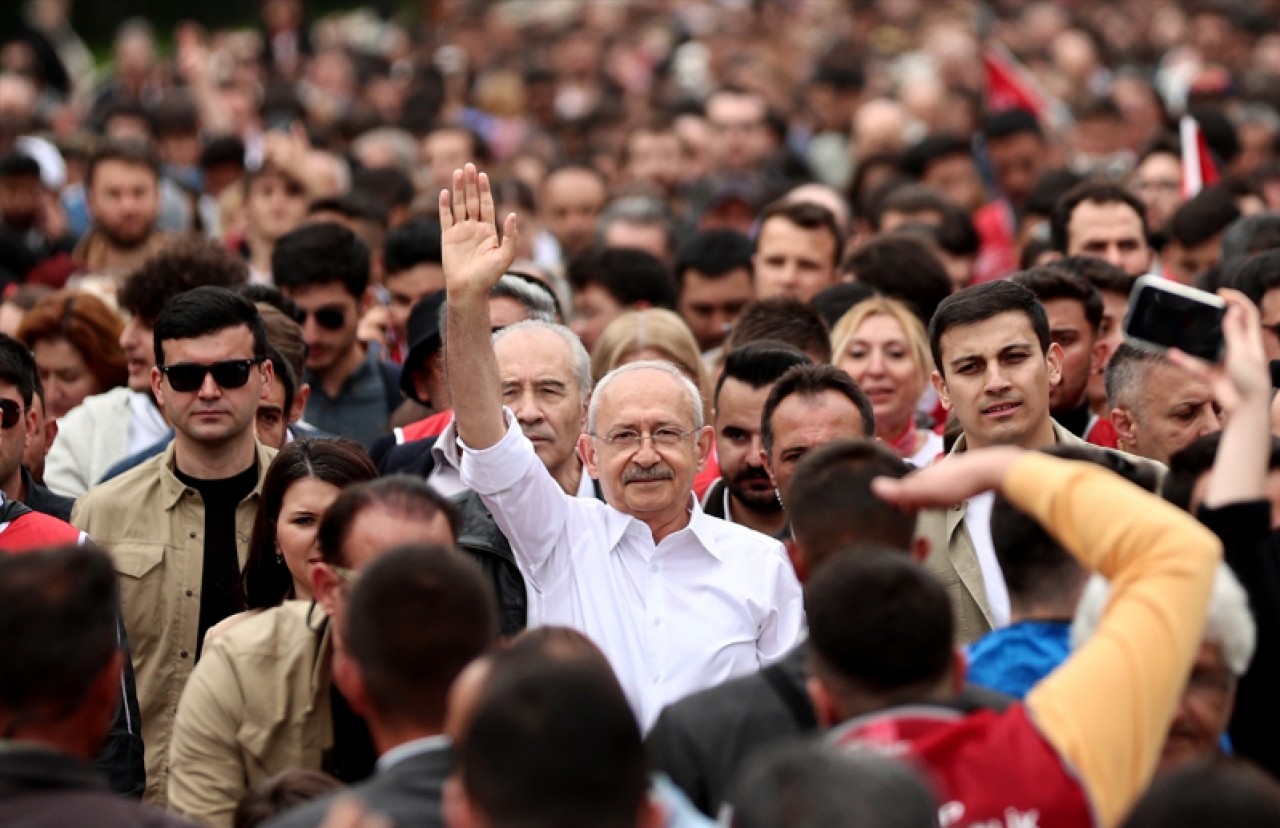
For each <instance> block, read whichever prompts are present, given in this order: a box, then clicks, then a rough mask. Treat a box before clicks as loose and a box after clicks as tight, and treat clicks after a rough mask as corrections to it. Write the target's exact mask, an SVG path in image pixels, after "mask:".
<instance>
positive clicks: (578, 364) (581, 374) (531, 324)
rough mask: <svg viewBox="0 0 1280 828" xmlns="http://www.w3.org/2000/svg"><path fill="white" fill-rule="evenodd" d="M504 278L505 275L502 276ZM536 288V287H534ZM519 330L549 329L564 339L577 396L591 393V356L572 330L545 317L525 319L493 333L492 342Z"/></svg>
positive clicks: (583, 396)
mask: <svg viewBox="0 0 1280 828" xmlns="http://www.w3.org/2000/svg"><path fill="white" fill-rule="evenodd" d="M503 278H504V279H505V278H506V277H505V276H504V277H503ZM534 290H536V288H534ZM520 331H551V333H553V334H555V335H556V336H558V337H560V338H561V339H563V340H564V342H565V345H567V346H569V351H570V353H571V354H572V355H573V373H574V375H575V376H574V381H576V382H577V383H578V397H579V398H580V399H582V400H585V399H586V398H587V395H588V394H590V393H591V357H590V355H588V354H587V349H586V348H584V347H583V345H582V340H581V339H579V338H578V335H577V334H575V333H574V332H573V331H571V330H569V329H568V328H566V327H565V326H564V325H558V324H556V323H555V322H550V321H547V320H545V319H526V320H524V321H523V322H517V323H516V324H514V325H508V326H507V327H505V328H503V329H502V330H500V331H496V332H494V334H493V344H494V345H497V344H498V342H499V341H500V340H502V339H503V338H505V337H508V336H510V335H511V334H513V333H519V332H520Z"/></svg>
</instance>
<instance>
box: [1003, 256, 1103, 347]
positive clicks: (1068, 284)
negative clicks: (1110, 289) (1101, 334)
mask: <svg viewBox="0 0 1280 828" xmlns="http://www.w3.org/2000/svg"><path fill="white" fill-rule="evenodd" d="M1010 280H1011V281H1013V282H1016V283H1017V284H1019V285H1022V286H1023V287H1025V288H1027V289H1028V290H1030V291H1031V292H1032V293H1034V294H1035V296H1036V299H1038V300H1040V303H1041V304H1044V303H1045V302H1049V301H1051V300H1053V299H1070V300H1071V301H1073V302H1079V303H1080V307H1081V308H1082V309H1083V310H1084V319H1085V321H1086V322H1088V323H1089V327H1090V328H1091V329H1092V330H1093V332H1094V333H1095V334H1097V332H1098V328H1099V327H1101V326H1102V311H1103V305H1102V294H1101V293H1099V292H1098V289H1097V288H1095V287H1094V286H1093V285H1092V284H1091V283H1090V282H1089V280H1087V279H1085V278H1084V277H1082V276H1077V275H1076V274H1075V273H1074V272H1072V271H1071V270H1069V269H1068V268H1065V267H1063V266H1062V265H1060V264H1059V263H1057V262H1053V263H1051V264H1047V265H1041V266H1040V267H1033V268H1031V269H1030V270H1024V271H1022V272H1021V273H1015V274H1013V276H1012V277H1010Z"/></svg>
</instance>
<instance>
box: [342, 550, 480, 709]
mask: <svg viewBox="0 0 1280 828" xmlns="http://www.w3.org/2000/svg"><path fill="white" fill-rule="evenodd" d="M497 619H498V609H497V604H496V601H495V599H494V596H493V589H492V587H490V586H489V584H488V582H487V581H486V580H485V578H484V576H482V575H481V573H480V567H479V566H478V565H477V564H476V563H475V562H474V561H472V560H471V559H470V558H467V557H465V556H464V555H462V554H461V553H459V552H455V551H454V550H452V549H447V548H445V547H441V546H424V545H420V544H415V545H410V546H403V547H400V548H397V549H393V550H391V551H389V552H387V553H386V554H385V555H383V556H381V557H379V558H378V559H377V560H376V561H373V562H372V563H371V564H369V566H368V568H367V569H365V571H364V572H363V573H362V574H361V576H360V581H359V582H358V583H357V584H356V586H355V589H354V591H353V592H352V594H351V600H350V602H349V603H348V605H347V614H346V625H347V626H346V641H347V645H348V648H349V650H350V652H351V656H352V658H353V659H355V662H356V663H357V664H358V665H359V666H360V674H361V677H362V678H363V680H364V685H365V689H366V690H367V691H368V693H369V698H370V700H371V701H372V702H373V704H374V705H375V707H376V708H377V711H378V714H379V715H380V716H381V717H384V718H387V719H390V720H392V721H396V722H400V723H405V724H410V723H411V724H415V725H419V726H424V727H430V728H438V727H440V726H441V725H443V723H444V716H445V702H446V700H447V697H448V695H449V687H450V686H451V685H452V684H453V681H454V679H456V678H457V677H458V674H459V673H461V672H462V670H463V668H465V667H466V666H467V665H468V664H469V663H471V661H472V660H474V659H475V658H477V657H478V656H480V654H482V653H483V652H484V651H485V650H486V649H487V648H488V647H489V645H490V644H492V643H493V641H494V640H495V639H496V638H497V636H498V621H497Z"/></svg>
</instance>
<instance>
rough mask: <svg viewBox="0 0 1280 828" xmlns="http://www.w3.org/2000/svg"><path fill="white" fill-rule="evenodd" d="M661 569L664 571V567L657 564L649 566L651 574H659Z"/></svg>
mask: <svg viewBox="0 0 1280 828" xmlns="http://www.w3.org/2000/svg"><path fill="white" fill-rule="evenodd" d="M659 569H662V567H660V566H658V565H657V564H650V565H649V571H650V572H657V571H658V570H659Z"/></svg>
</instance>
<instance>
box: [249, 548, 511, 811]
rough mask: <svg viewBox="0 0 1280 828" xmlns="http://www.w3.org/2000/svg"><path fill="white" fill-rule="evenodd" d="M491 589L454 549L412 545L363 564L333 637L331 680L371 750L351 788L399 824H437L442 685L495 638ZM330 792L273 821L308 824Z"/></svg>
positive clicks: (442, 759)
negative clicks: (366, 772) (374, 757)
mask: <svg viewBox="0 0 1280 828" xmlns="http://www.w3.org/2000/svg"><path fill="white" fill-rule="evenodd" d="M496 618H497V612H496V611H495V608H494V604H493V594H492V591H491V590H490V589H489V587H488V585H487V584H486V583H485V580H484V578H483V577H482V576H481V574H480V570H479V569H478V568H477V567H475V566H473V565H472V564H471V562H470V561H468V560H466V559H465V558H463V557H462V556H461V555H459V554H458V553H457V552H455V551H454V550H452V549H450V548H448V547H443V546H424V545H421V544H416V545H412V546H403V547H400V548H397V549H393V550H391V551H389V552H387V553H386V554H385V555H383V556H382V557H380V558H378V559H377V560H375V561H373V562H372V563H371V564H369V566H368V568H367V569H366V570H365V571H364V572H363V573H362V574H361V577H360V582H359V583H358V584H356V586H355V588H354V589H353V590H352V591H351V598H350V599H349V601H348V604H347V610H346V613H345V619H344V620H345V626H344V629H343V630H342V634H341V635H337V636H334V642H335V647H334V654H333V681H334V684H335V685H336V686H337V687H338V688H339V690H340V691H341V692H342V694H343V696H345V697H346V698H347V700H348V701H349V702H350V703H351V707H352V709H353V710H354V711H355V712H356V713H357V714H358V715H360V716H361V717H362V718H364V720H365V722H366V723H367V724H368V726H369V733H370V735H371V736H372V738H373V745H374V748H375V749H376V750H377V751H378V757H379V758H378V765H377V770H376V772H375V773H374V775H373V777H371V778H370V779H369V780H367V781H365V782H363V783H361V784H359V785H355V786H353V787H352V788H351V789H350V793H351V794H353V795H355V796H357V797H359V798H360V799H361V800H362V801H363V802H364V803H365V804H366V805H368V806H369V807H370V808H372V809H374V810H375V811H377V812H378V813H379V814H381V815H382V816H384V817H386V818H388V819H391V820H393V821H394V824H396V825H405V826H407V825H443V815H442V813H441V811H442V799H443V795H442V791H443V788H444V783H445V780H446V779H447V778H448V776H449V774H450V773H451V772H452V770H453V762H452V757H451V755H450V747H451V745H450V743H449V740H448V739H447V738H446V737H445V736H444V735H443V733H444V722H445V706H446V702H447V700H448V696H449V688H450V687H451V686H452V685H453V683H454V680H455V679H457V677H458V675H459V674H460V673H461V672H462V671H463V669H464V668H465V667H466V666H467V665H468V664H469V663H470V662H471V661H473V660H474V659H476V658H477V657H479V656H480V655H481V654H483V653H484V651H485V650H486V649H488V647H489V646H490V645H491V644H493V643H494V641H495V640H496V639H497V633H498V631H497V624H496ZM332 801H333V797H326V798H324V799H320V800H317V801H314V802H311V803H309V804H307V805H305V806H303V807H301V808H298V809H296V810H293V811H289V812H287V813H286V814H284V815H282V816H281V817H279V818H278V819H275V820H273V821H272V823H271V824H272V825H273V826H276V827H277V828H313V827H314V826H317V825H320V824H321V823H322V822H323V821H324V814H325V811H326V809H327V808H328V807H329V805H330V804H332Z"/></svg>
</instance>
